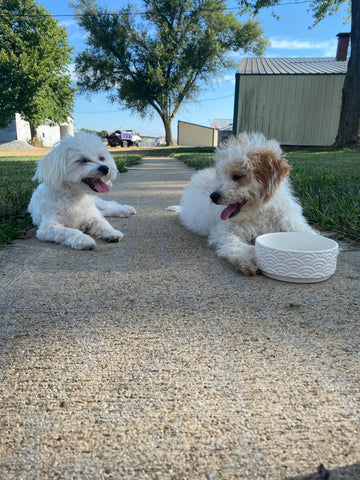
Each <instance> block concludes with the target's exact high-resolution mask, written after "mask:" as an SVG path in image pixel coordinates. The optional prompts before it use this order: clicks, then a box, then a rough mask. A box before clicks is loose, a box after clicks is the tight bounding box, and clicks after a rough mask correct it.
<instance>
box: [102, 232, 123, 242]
mask: <svg viewBox="0 0 360 480" xmlns="http://www.w3.org/2000/svg"><path fill="white" fill-rule="evenodd" d="M123 236H124V234H123V233H121V232H120V230H114V231H113V232H112V233H109V234H107V235H104V236H103V237H102V238H103V240H105V242H109V243H117V242H119V241H120V240H121V239H122V238H123Z"/></svg>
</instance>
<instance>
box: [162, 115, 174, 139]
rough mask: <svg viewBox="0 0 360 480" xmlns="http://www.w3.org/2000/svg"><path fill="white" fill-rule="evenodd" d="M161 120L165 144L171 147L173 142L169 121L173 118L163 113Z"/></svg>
mask: <svg viewBox="0 0 360 480" xmlns="http://www.w3.org/2000/svg"><path fill="white" fill-rule="evenodd" d="M161 120H162V121H163V124H164V128H165V139H166V146H167V147H171V146H172V145H175V142H174V140H173V136H172V131H171V122H172V120H173V119H172V118H168V117H167V116H165V115H161Z"/></svg>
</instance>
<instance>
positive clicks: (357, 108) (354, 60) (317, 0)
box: [239, 0, 360, 148]
mask: <svg viewBox="0 0 360 480" xmlns="http://www.w3.org/2000/svg"><path fill="white" fill-rule="evenodd" d="M239 3H240V5H241V7H242V12H251V13H253V14H255V15H256V14H258V13H259V11H260V10H261V9H262V8H265V7H273V6H276V5H278V4H280V0H239ZM344 3H348V4H349V8H350V11H351V54H350V58H349V63H348V69H347V73H346V75H345V81H344V86H343V90H342V100H341V111H340V120H339V127H338V133H337V136H336V140H335V144H334V147H335V148H343V147H352V146H358V145H359V144H360V0H352V1H351V0H313V2H312V3H311V5H310V8H311V9H312V12H313V16H314V20H315V22H314V25H313V26H315V25H317V24H318V23H319V22H320V21H321V20H323V19H324V18H325V17H326V16H328V15H333V14H334V13H336V12H338V10H339V8H340V7H341V5H343V4H344Z"/></svg>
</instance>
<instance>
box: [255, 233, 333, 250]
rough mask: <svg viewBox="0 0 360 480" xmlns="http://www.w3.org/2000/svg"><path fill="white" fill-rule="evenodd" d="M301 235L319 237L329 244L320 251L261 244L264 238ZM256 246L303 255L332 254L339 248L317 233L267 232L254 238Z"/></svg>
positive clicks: (331, 240)
mask: <svg viewBox="0 0 360 480" xmlns="http://www.w3.org/2000/svg"><path fill="white" fill-rule="evenodd" d="M294 234H295V235H303V236H306V237H310V236H315V237H320V238H322V239H325V240H327V241H328V242H329V248H322V249H319V250H299V249H294V248H286V249H285V248H278V247H270V246H269V245H264V243H262V239H263V238H265V237H270V236H278V235H281V236H285V235H287V236H291V235H294ZM256 245H258V246H261V247H263V248H267V249H269V250H273V251H277V252H291V253H300V254H304V253H317V254H320V253H325V252H327V253H329V252H334V251H336V250H337V249H338V248H339V244H338V243H337V242H336V241H335V240H333V239H331V238H328V237H325V236H324V235H321V234H319V233H311V232H269V233H264V234H263V235H259V236H258V237H256V239H255V246H256Z"/></svg>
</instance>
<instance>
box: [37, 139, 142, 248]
mask: <svg viewBox="0 0 360 480" xmlns="http://www.w3.org/2000/svg"><path fill="white" fill-rule="evenodd" d="M118 174H119V172H118V170H117V168H116V165H115V162H114V160H113V158H112V156H111V155H110V153H109V152H108V151H107V149H106V148H105V146H104V144H103V143H102V141H101V140H100V138H99V137H98V136H96V135H90V134H87V133H79V134H78V135H76V136H75V137H66V138H64V139H63V140H62V141H61V142H59V143H57V144H56V145H55V146H54V148H53V149H52V150H51V152H50V153H49V154H48V155H46V156H45V157H43V158H42V159H40V160H39V161H38V164H37V169H36V173H35V176H34V180H38V181H39V182H41V184H40V185H39V186H38V188H37V189H36V190H35V192H34V193H33V195H32V197H31V200H30V204H29V212H30V214H31V216H32V220H33V223H34V224H35V225H37V227H38V229H37V233H36V236H37V238H38V239H39V240H44V241H50V242H56V243H61V244H62V245H66V246H68V247H71V248H76V249H91V248H93V247H95V245H96V242H95V240H94V239H93V238H92V237H91V236H90V235H93V236H94V237H96V238H101V239H103V240H106V241H107V242H118V241H119V240H120V239H121V238H122V237H123V234H122V233H121V232H120V231H119V230H115V229H114V228H113V227H112V226H111V225H110V223H109V222H108V221H107V220H106V219H105V218H104V215H106V216H117V217H128V216H130V215H133V214H135V213H136V212H135V209H134V208H133V207H130V206H128V205H119V204H118V203H117V202H107V201H105V200H103V199H101V198H99V197H95V196H94V195H96V194H98V193H107V192H108V191H109V185H110V184H111V182H112V181H113V180H114V179H115V178H116V177H117V175H118Z"/></svg>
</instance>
